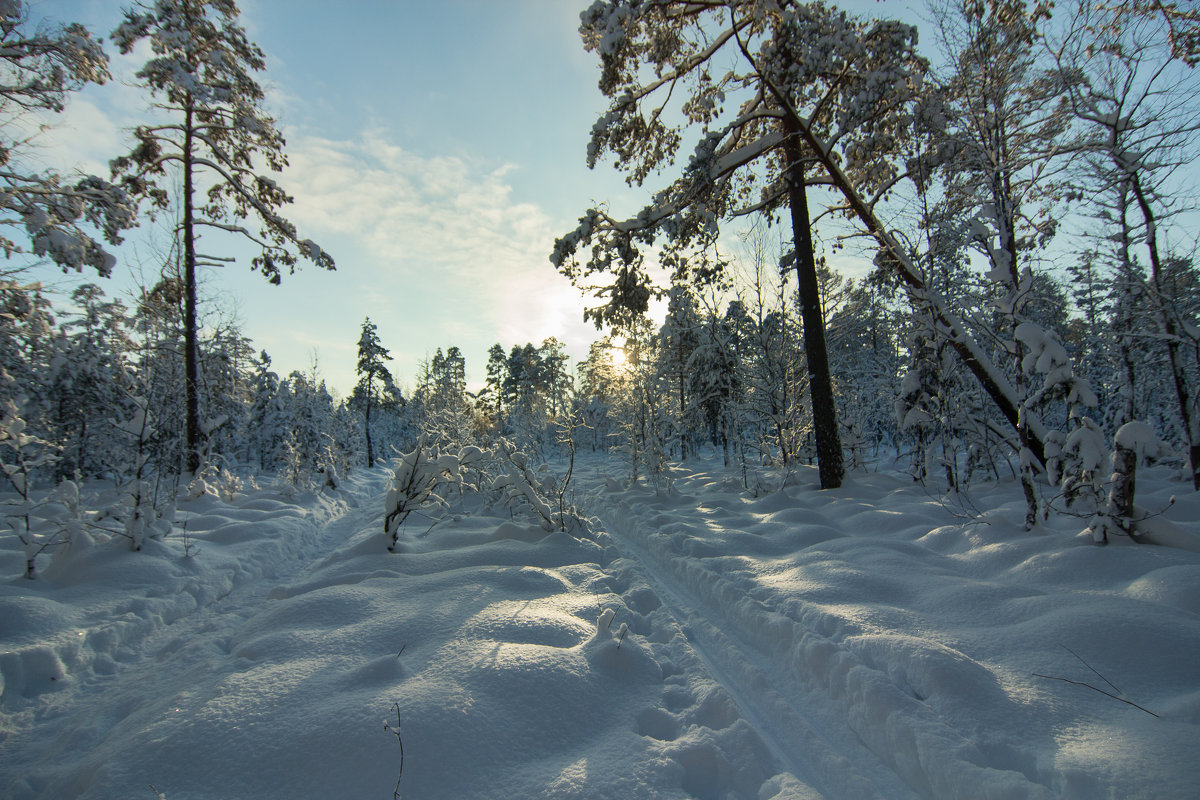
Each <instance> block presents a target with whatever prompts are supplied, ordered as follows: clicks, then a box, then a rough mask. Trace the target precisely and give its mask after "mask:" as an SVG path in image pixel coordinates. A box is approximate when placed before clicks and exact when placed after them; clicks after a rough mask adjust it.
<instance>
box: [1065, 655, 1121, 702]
mask: <svg viewBox="0 0 1200 800" xmlns="http://www.w3.org/2000/svg"><path fill="white" fill-rule="evenodd" d="M1058 646H1059V647H1061V648H1062V649H1063V650H1066V651H1067V652H1068V653H1070V654H1071V655H1073V656H1075V657H1076V658H1078V659H1079V663H1081V664H1083V665H1084V666H1085V667H1087V668H1088V669H1090V670H1091V671H1092V672H1093V673H1094V674H1095V675H1096V677H1097V678H1099V679H1100V680H1102V681H1104V682H1105V683H1107V684H1108V685H1109V686H1111V687H1112V690H1113V691H1114V692H1116V693H1117V694H1125V693H1124V692H1122V691H1121V690H1120V689H1118V688H1117V685H1116V684H1115V683H1113V682H1112V681H1110V680H1109V679H1108V678H1106V677H1104V676H1103V675H1101V674H1100V673H1099V672H1096V670H1095V668H1093V667H1092V665H1091V664H1089V663H1088V662H1086V661H1084V660H1083V656H1081V655H1079V653H1076V652H1075V651H1074V650H1072V649H1071V648H1069V647H1067V646H1066V645H1065V644H1063V643H1062V642H1059V643H1058Z"/></svg>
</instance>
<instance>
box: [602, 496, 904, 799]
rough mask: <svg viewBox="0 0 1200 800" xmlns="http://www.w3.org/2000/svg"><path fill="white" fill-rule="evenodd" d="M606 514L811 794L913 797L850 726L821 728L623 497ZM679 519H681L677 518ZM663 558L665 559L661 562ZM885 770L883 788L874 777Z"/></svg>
mask: <svg viewBox="0 0 1200 800" xmlns="http://www.w3.org/2000/svg"><path fill="white" fill-rule="evenodd" d="M601 513H603V515H604V516H603V520H604V523H605V524H604V528H605V530H606V531H607V532H608V533H609V535H611V536H612V537H613V538H614V539H615V540H616V543H617V549H618V550H619V551H620V552H621V553H622V555H623V556H624V557H626V558H632V559H633V560H635V561H636V562H637V565H638V567H640V570H641V571H642V572H643V574H644V575H645V577H646V579H647V582H648V584H649V586H650V588H651V589H653V590H654V592H655V593H656V594H657V596H658V598H659V599H660V600H661V601H662V602H664V604H665V605H666V607H667V610H668V611H669V612H670V613H671V614H672V615H673V616H674V617H675V619H676V620H677V621H678V623H679V625H680V626H681V628H682V630H683V632H684V634H685V635H686V636H687V640H688V642H689V644H690V645H691V646H692V648H693V649H694V650H695V651H696V653H697V655H698V656H699V657H700V659H701V660H702V661H703V663H704V665H705V667H707V669H708V671H709V673H710V674H711V675H712V677H713V678H714V679H715V680H716V681H717V682H718V683H720V684H721V686H722V687H723V688H724V689H725V691H727V692H728V693H729V694H730V696H731V697H732V698H733V700H734V702H735V703H736V704H737V707H738V709H739V711H740V712H741V714H742V716H743V717H745V718H746V720H747V721H748V722H750V724H751V725H752V726H753V727H754V728H755V729H756V731H757V733H758V734H759V735H760V736H761V737H762V738H763V739H764V741H765V742H766V743H767V745H768V746H769V747H770V749H771V751H772V753H773V754H774V755H775V757H776V758H777V759H778V760H779V761H780V763H781V764H783V765H785V766H786V767H787V768H788V769H789V770H790V771H791V773H792V775H793V776H795V777H796V778H797V779H800V780H803V781H804V782H805V783H806V784H810V785H811V787H814V788H811V791H812V797H814V798H817V797H822V796H823V795H822V794H820V793H819V791H820V790H818V789H817V788H815V787H821V789H823V790H824V791H825V792H829V793H830V795H829V796H831V797H835V798H836V797H858V798H862V800H870V799H871V798H880V797H885V796H886V797H892V798H897V800H900V799H901V798H908V797H914V795H910V794H907V793H905V794H896V791H897V789H898V788H899V787H898V786H897V784H898V780H897V779H896V776H894V775H888V774H887V770H886V767H884V766H883V765H882V764H880V763H879V761H878V759H877V758H875V757H874V755H873V754H872V753H871V752H870V751H869V750H867V749H866V748H865V747H863V746H862V744H861V742H859V741H858V740H857V739H856V738H854V737H853V736H852V735H847V733H848V732H846V731H839V732H838V733H837V734H832V733H829V732H822V731H821V730H820V728H821V727H823V728H825V729H826V730H827V729H828V727H830V725H829V722H828V721H827V722H825V723H823V725H821V726H814V724H813V723H812V722H811V717H812V714H813V711H812V709H806V708H805V707H804V704H803V698H804V697H805V695H806V694H807V692H806V691H805V689H804V688H803V687H801V686H799V685H797V684H796V682H795V681H794V680H793V679H792V678H791V677H790V676H789V675H787V674H786V673H784V672H783V671H782V670H780V669H778V668H773V667H772V665H771V664H770V656H769V655H768V654H766V653H763V652H762V651H761V650H760V649H759V648H756V647H754V646H752V645H751V644H750V643H749V642H748V641H747V639H748V636H747V634H746V632H745V631H742V630H739V629H738V627H737V625H736V624H731V621H730V620H729V619H727V618H725V617H724V616H723V615H722V614H720V613H719V612H717V611H715V610H714V609H713V608H712V607H711V606H709V605H708V604H706V603H705V602H704V601H703V600H701V599H700V598H699V597H698V596H697V591H698V590H699V591H702V589H700V588H699V587H698V586H697V585H696V584H695V583H693V581H695V580H696V579H695V577H694V576H687V575H683V576H679V577H676V576H675V575H672V574H671V572H670V571H669V570H670V568H669V567H668V566H666V563H664V562H669V560H670V559H671V558H673V557H675V556H678V555H679V554H673V553H668V552H662V551H660V555H659V556H657V557H656V556H654V555H651V554H650V552H648V550H647V549H646V544H645V538H644V535H641V534H639V533H638V532H637V531H638V530H639V529H641V526H643V525H645V524H646V522H645V521H644V520H641V519H638V518H637V516H636V515H634V514H631V513H630V509H629V506H628V504H626V503H619V504H616V505H615V506H612V507H610V508H609V509H607V510H606V512H601ZM676 524H679V523H678V521H677V522H676ZM660 559H661V560H660ZM880 776H883V789H882V791H883V794H881V793H880V790H879V789H878V788H877V787H876V785H875V781H874V780H872V778H875V779H876V780H878V779H879V777H880Z"/></svg>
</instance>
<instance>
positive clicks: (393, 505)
mask: <svg viewBox="0 0 1200 800" xmlns="http://www.w3.org/2000/svg"><path fill="white" fill-rule="evenodd" d="M482 458H483V451H482V450H480V449H479V448H478V447H474V446H468V447H464V448H462V449H460V450H459V451H458V452H457V453H439V452H438V451H437V449H436V448H433V447H430V446H429V444H428V443H427V442H426V441H425V437H423V436H422V437H421V438H420V439H419V440H418V441H417V446H416V447H415V448H414V449H413V450H412V451H411V452H408V453H403V454H401V456H400V458H399V459H397V460H396V462H395V467H394V468H395V474H394V475H393V476H392V479H391V482H390V483H389V485H388V493H387V499H386V501H385V509H386V515H385V517H384V520H383V530H384V535H385V536H386V537H387V539H388V551H389V552H393V553H394V552H395V551H396V540H397V537H398V536H399V533H400V526H401V525H403V524H404V521H405V520H406V519H408V517H409V515H410V514H412V513H413V512H424V511H430V510H433V509H436V508H439V507H444V506H446V497H445V496H444V495H445V494H448V492H446V490H447V489H450V488H454V487H455V486H456V485H458V486H459V491H461V483H462V474H463V470H464V469H470V468H473V467H476V466H477V465H478V463H479V462H480V461H481V460H482Z"/></svg>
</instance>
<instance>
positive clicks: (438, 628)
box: [0, 463, 1200, 800]
mask: <svg viewBox="0 0 1200 800" xmlns="http://www.w3.org/2000/svg"><path fill="white" fill-rule="evenodd" d="M607 468H608V464H607V463H605V464H604V465H603V467H602V466H601V465H600V464H599V463H598V464H597V465H596V466H595V469H594V470H593V469H590V468H589V469H583V470H580V471H579V472H578V473H577V475H578V478H577V483H576V484H575V485H576V487H577V488H578V493H579V494H580V495H581V496H583V497H584V498H586V500H585V510H586V511H587V512H588V513H590V514H595V515H596V519H597V520H598V521H599V523H600V525H599V527H598V529H595V530H591V531H580V532H577V533H578V536H571V535H568V534H566V533H563V532H553V533H547V532H545V531H544V530H542V529H541V528H540V527H538V526H536V525H531V524H528V523H527V522H521V521H520V519H519V514H517V515H516V516H515V517H514V518H513V519H508V518H507V517H508V516H509V511H507V510H505V509H504V508H503V507H501V508H493V507H490V506H480V505H478V504H476V505H472V506H471V507H470V508H465V509H464V516H454V517H453V518H448V519H446V520H445V521H443V522H441V523H439V524H437V525H435V526H434V527H432V528H431V529H429V530H423V529H422V528H420V527H414V528H412V529H408V528H406V529H403V533H402V536H401V538H400V544H399V547H398V551H399V552H397V553H395V554H388V553H385V552H383V545H382V536H381V534H380V530H381V521H382V516H383V505H384V504H383V495H384V492H385V488H384V482H385V480H386V478H387V476H388V471H387V470H386V469H380V470H375V471H364V472H356V473H354V475H353V476H352V477H351V478H350V480H349V481H347V483H346V485H345V488H344V490H343V491H339V492H337V493H334V495H332V496H326V495H325V494H323V493H320V494H308V495H305V496H304V497H303V498H302V502H301V503H300V504H298V505H297V504H292V503H289V502H280V501H279V500H275V499H271V492H270V491H261V492H257V493H254V494H252V495H250V496H249V497H247V498H244V499H240V500H238V501H236V502H234V503H224V502H221V501H217V500H216V499H215V498H201V499H200V500H197V501H192V502H189V503H185V504H183V506H182V509H184V517H185V518H186V520H187V523H188V526H189V529H190V530H191V531H192V532H193V534H194V535H195V537H196V542H197V544H198V546H199V548H200V552H199V553H198V554H197V555H196V557H195V559H180V558H179V553H178V552H177V551H178V543H177V541H175V542H173V543H172V548H173V549H167V548H166V547H165V545H164V544H163V543H162V542H148V543H147V547H148V548H149V549H150V550H151V553H150V555H149V557H146V558H142V557H140V556H139V555H136V554H135V555H131V554H129V553H128V551H122V549H121V548H120V547H119V546H116V544H114V543H110V544H109V545H106V546H104V547H95V548H93V549H87V550H84V551H82V552H80V553H78V554H76V553H73V552H71V553H66V554H65V555H66V556H67V557H66V558H63V559H62V560H61V562H60V563H51V564H50V565H49V566H48V567H47V569H46V570H45V582H44V583H36V585H35V584H31V583H30V582H16V583H9V584H7V585H6V586H0V589H4V590H5V591H4V593H3V594H0V602H3V603H6V604H8V605H7V606H6V608H8V609H12V610H13V612H14V615H13V617H12V618H11V619H8V618H5V617H3V616H0V636H2V637H4V638H5V639H6V647H5V648H4V649H5V652H0V678H2V680H3V684H0V689H2V690H3V691H2V693H0V694H2V696H0V795H3V796H4V797H5V800H9V799H10V798H11V800H33V799H35V798H40V799H41V800H62V798H88V800H95V799H96V798H100V799H103V798H108V797H116V796H121V797H126V796H129V797H138V796H143V795H144V796H147V797H150V796H152V794H151V793H150V791H149V789H148V788H147V784H148V783H155V784H156V785H157V788H158V789H159V790H161V791H162V792H163V793H164V794H165V795H166V796H167V797H168V798H171V800H176V798H205V800H207V799H208V798H212V799H213V800H216V798H224V797H231V796H240V797H267V796H288V797H291V798H314V800H315V798H327V797H334V796H339V797H369V796H378V797H384V796H387V794H388V793H389V792H390V791H391V789H392V786H393V785H394V783H395V781H396V775H397V772H396V770H397V767H398V766H399V764H398V761H399V759H398V755H399V753H398V750H397V748H396V740H395V739H394V738H392V736H391V734H388V733H386V732H384V733H381V732H380V731H379V726H378V723H377V720H378V719H379V718H380V717H384V718H385V719H390V720H391V721H392V722H394V721H395V719H396V717H395V714H396V713H397V712H398V713H399V715H400V724H401V728H402V729H403V731H404V736H405V739H404V747H405V765H404V772H403V775H402V776H401V778H402V780H401V785H400V789H401V795H402V796H403V797H405V798H410V799H411V798H420V800H439V799H440V798H446V799H447V800H451V799H453V800H462V799H463V798H476V797H478V798H490V797H498V796H507V797H520V798H547V800H549V798H555V799H556V800H557V799H558V798H581V800H582V799H586V800H599V799H601V798H613V800H617V799H618V798H620V799H621V800H625V799H626V798H633V797H637V798H654V799H655V800H684V798H692V799H693V800H870V799H879V800H883V799H885V798H886V800H916V798H929V797H932V798H946V799H950V798H956V799H961V800H974V799H975V798H988V800H1018V799H1023V800H1043V798H1049V797H1055V796H1062V797H1067V798H1071V800H1093V799H1094V798H1109V800H1127V798H1134V797H1137V798H1147V799H1149V798H1155V799H1156V800H1160V799H1161V798H1167V797H1170V798H1173V800H1174V799H1176V798H1178V799H1180V800H1182V798H1186V797H1190V796H1191V788H1194V782H1193V781H1191V780H1190V778H1191V777H1192V776H1194V775H1195V774H1196V772H1195V770H1196V769H1197V768H1196V767H1195V766H1194V765H1195V764H1197V763H1200V746H1197V744H1198V743H1197V741H1196V737H1195V736H1194V733H1195V730H1196V726H1197V724H1200V693H1197V692H1196V691H1195V688H1194V687H1195V685H1196V684H1195V681H1194V680H1193V673H1195V667H1194V666H1191V665H1193V664H1194V652H1193V651H1192V650H1191V649H1190V647H1189V644H1188V643H1189V642H1192V643H1194V641H1196V640H1197V639H1196V638H1195V637H1196V636H1197V635H1200V616H1198V615H1200V593H1197V592H1196V591H1195V589H1194V585H1195V584H1194V577H1195V576H1196V575H1200V563H1197V562H1196V557H1195V556H1194V554H1191V553H1188V552H1186V551H1183V550H1176V549H1172V548H1153V547H1146V546H1128V545H1127V546H1126V547H1125V548H1124V549H1121V548H1119V547H1111V548H1095V547H1092V546H1091V545H1090V544H1084V543H1082V542H1079V541H1076V540H1075V539H1072V537H1071V535H1070V534H1067V535H1066V536H1063V535H1062V533H1061V532H1049V531H1046V532H1042V533H1040V534H1024V535H1022V534H1021V533H1019V532H1017V530H1016V529H1015V528H1014V527H1013V526H1012V525H1011V524H1009V523H1007V522H1005V520H1006V519H1007V518H1008V517H1009V516H1010V515H1011V516H1019V513H1018V512H1019V508H1018V506H1019V503H1017V504H1016V505H1014V506H1013V507H1012V508H1004V507H1003V503H1004V502H1007V501H1005V500H1002V499H998V500H997V502H996V503H994V504H993V511H992V512H989V515H987V516H986V518H981V519H980V520H978V521H976V523H974V524H973V525H969V526H964V525H961V524H958V522H956V521H953V518H952V517H951V516H950V515H948V514H947V513H946V509H945V508H943V507H941V506H940V505H939V504H938V502H937V501H936V500H933V499H932V498H928V497H925V496H923V495H922V494H921V493H920V492H919V491H916V490H914V489H913V488H912V487H911V486H910V485H907V484H905V483H904V481H903V480H902V479H900V478H898V477H897V476H887V475H858V476H855V477H854V478H853V479H852V480H851V481H850V483H851V485H850V486H848V487H847V488H846V489H844V490H840V491H828V492H816V491H812V490H810V489H808V488H805V487H799V486H790V487H788V488H787V489H784V490H779V491H776V492H772V493H769V494H763V495H761V496H758V497H754V498H751V497H750V496H749V495H748V494H747V493H745V492H744V491H743V489H742V487H741V485H740V482H739V481H738V480H737V478H736V477H735V476H734V475H733V474H732V473H730V472H729V471H722V470H721V469H719V468H716V467H714V468H712V470H711V471H707V472H706V471H704V469H703V468H700V469H694V468H691V469H686V470H684V469H672V470H671V472H669V473H668V475H667V476H665V478H664V481H665V483H666V486H665V487H660V489H659V490H658V491H656V490H652V489H650V488H647V487H645V486H641V485H639V486H635V487H633V488H625V487H624V486H623V485H620V484H618V483H617V482H615V481H614V480H612V479H611V478H610V477H609V475H608V473H607V472H606V470H607ZM1002 497H1004V496H1003V495H997V498H1002ZM473 502H474V501H473ZM1198 503H1200V501H1197V502H1192V501H1191V500H1185V501H1183V504H1184V505H1187V506H1188V508H1187V509H1186V510H1184V511H1182V512H1181V513H1182V514H1183V519H1189V518H1191V516H1192V515H1194V514H1195V513H1198V512H1200V505H1198ZM1014 509H1016V511H1014ZM456 513H457V512H456ZM499 513H503V515H504V516H498V515H497V514H499ZM947 521H951V524H944V523H945V522H947ZM1157 525H1158V527H1160V528H1162V529H1163V532H1161V535H1166V534H1168V533H1169V534H1170V535H1172V536H1174V537H1175V538H1177V539H1178V540H1179V541H1191V538H1190V537H1191V534H1190V533H1187V532H1185V531H1183V530H1182V529H1180V528H1179V527H1178V526H1176V525H1174V523H1168V522H1166V521H1165V520H1163V521H1159V522H1158V523H1157ZM154 548H159V550H157V551H155V550H154ZM0 556H4V553H0ZM5 557H9V558H12V557H13V556H5ZM11 563H13V564H16V563H18V562H17V561H12V562H11ZM597 617H599V621H598V620H597ZM1081 642H1082V643H1083V644H1082V645H1081V644H1080V643H1081ZM13 643H17V644H16V646H13V647H11V648H10V647H9V645H10V644H13ZM1059 643H1062V644H1063V645H1064V648H1065V645H1066V644H1068V643H1069V644H1072V645H1075V646H1079V647H1081V648H1085V649H1084V650H1083V652H1085V653H1086V654H1087V655H1088V656H1089V657H1090V658H1093V659H1096V663H1097V666H1099V667H1102V668H1103V669H1104V670H1105V671H1106V672H1108V673H1109V674H1111V676H1112V677H1113V678H1114V680H1115V682H1116V683H1118V684H1121V685H1125V686H1130V684H1131V683H1133V681H1132V676H1135V675H1136V676H1137V683H1136V686H1135V687H1134V688H1135V690H1136V692H1137V697H1138V699H1139V700H1143V701H1144V702H1146V703H1147V704H1148V705H1150V706H1152V707H1154V708H1156V709H1157V710H1159V711H1160V712H1162V718H1161V719H1152V718H1151V717H1149V715H1146V714H1144V713H1143V712H1140V711H1137V710H1134V709H1131V708H1129V707H1128V706H1124V705H1121V704H1119V703H1115V702H1112V701H1110V700H1108V699H1106V698H1102V697H1100V696H1098V695H1096V694H1088V693H1087V692H1080V691H1077V690H1075V689H1074V688H1073V687H1069V686H1065V685H1061V684H1055V683H1050V682H1048V681H1039V680H1038V679H1037V678H1036V677H1035V676H1032V675H1031V674H1030V673H1031V672H1033V671H1042V672H1045V673H1047V674H1052V675H1064V676H1070V675H1075V676H1078V677H1081V678H1083V679H1088V680H1096V678H1095V676H1094V675H1088V674H1083V675H1080V672H1079V670H1081V669H1082V667H1081V665H1080V664H1079V663H1078V662H1077V661H1076V659H1075V658H1074V657H1073V655H1071V656H1069V655H1067V654H1066V653H1064V652H1060V650H1062V649H1063V648H1060V647H1059ZM397 651H402V652H397ZM401 655H402V656H403V658H401ZM1189 659H1190V660H1189ZM1072 670H1075V671H1074V672H1073V671H1072ZM393 702H395V703H396V705H395V708H396V711H393V712H391V713H389V712H388V711H387V708H388V705H389V704H391V703H393ZM1114 740H1119V741H1120V745H1119V746H1117V747H1116V749H1114V747H1113V745H1112V742H1113V741H1114ZM139 792H140V793H142V794H139Z"/></svg>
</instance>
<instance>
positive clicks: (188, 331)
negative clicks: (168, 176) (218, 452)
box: [183, 96, 200, 474]
mask: <svg viewBox="0 0 1200 800" xmlns="http://www.w3.org/2000/svg"><path fill="white" fill-rule="evenodd" d="M194 133H195V131H194V129H193V120H192V98H191V97H190V96H189V97H188V98H187V100H186V101H185V103H184V122H183V370H184V379H183V387H184V388H183V395H184V405H185V411H184V431H185V433H184V441H185V450H186V462H185V464H184V468H185V469H186V470H187V471H188V472H190V473H192V474H195V473H196V471H197V470H199V469H200V357H199V356H200V354H199V351H198V344H197V341H196V340H197V335H196V231H195V225H194V215H195V209H194V207H193V198H192V193H193V191H194V185H193V179H192V168H193V164H192V146H193V135H194Z"/></svg>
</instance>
